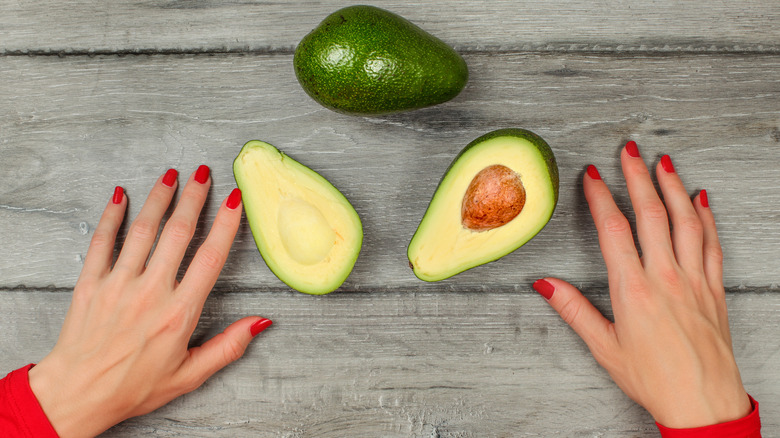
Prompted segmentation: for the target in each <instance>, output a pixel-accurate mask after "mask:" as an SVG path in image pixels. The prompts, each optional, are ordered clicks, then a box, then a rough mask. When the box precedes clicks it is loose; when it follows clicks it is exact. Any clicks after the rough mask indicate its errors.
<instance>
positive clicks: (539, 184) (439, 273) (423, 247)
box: [407, 129, 558, 281]
mask: <svg viewBox="0 0 780 438" xmlns="http://www.w3.org/2000/svg"><path fill="white" fill-rule="evenodd" d="M495 165H500V166H505V167H506V168H509V169H511V170H512V171H514V173H516V174H517V176H518V177H519V179H520V181H521V182H522V187H523V189H524V198H523V201H524V202H523V205H522V208H521V209H520V211H519V213H517V214H516V215H515V216H513V217H512V218H511V220H509V221H508V222H506V223H505V224H503V225H500V226H496V227H494V228H490V229H484V230H473V229H469V228H467V227H466V226H465V225H464V217H463V199H464V196H465V194H466V192H467V190H468V189H469V186H470V184H471V183H472V181H473V180H474V178H475V177H476V176H477V175H478V174H479V173H480V172H481V171H483V170H484V169H486V168H489V167H490V166H495ZM557 202H558V167H557V165H556V163H555V156H554V155H553V152H552V150H551V149H550V147H549V145H547V143H546V142H545V141H544V140H543V139H542V138H541V137H539V136H538V135H536V134H534V133H532V132H530V131H526V130H522V129H503V130H498V131H493V132H491V133H488V134H485V135H483V136H481V137H479V138H477V139H476V140H474V141H473V142H471V143H470V144H469V145H468V146H466V148H464V149H463V151H461V153H460V154H458V156H457V157H456V158H455V160H454V161H453V162H452V164H451V165H450V167H449V169H448V170H447V171H446V173H445V174H444V177H443V178H442V180H441V182H440V183H439V186H438V188H437V189H436V192H435V193H434V195H433V199H432V200H431V202H430V204H429V206H428V209H427V210H426V212H425V215H424V216H423V218H422V220H421V221H420V225H419V226H418V228H417V231H416V232H415V234H414V237H412V240H411V242H410V243H409V248H408V251H407V256H408V258H409V264H410V266H411V267H412V269H413V270H414V273H415V275H416V276H417V277H418V278H420V279H421V280H425V281H439V280H443V279H445V278H449V277H451V276H453V275H455V274H458V273H460V272H463V271H465V270H467V269H471V268H473V267H475V266H479V265H482V264H484V263H487V262H491V261H494V260H497V259H499V258H501V257H503V256H505V255H507V254H509V253H511V252H512V251H514V250H516V249H517V248H519V247H521V246H522V245H524V244H525V243H526V242H528V241H529V240H530V239H531V238H532V237H534V236H535V235H536V234H537V233H538V232H539V231H541V230H542V228H544V226H545V225H546V224H547V222H548V221H549V220H550V218H551V217H552V213H553V210H555V206H556V204H557ZM513 214H514V213H513Z"/></svg>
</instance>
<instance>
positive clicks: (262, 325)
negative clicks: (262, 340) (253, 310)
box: [249, 318, 273, 337]
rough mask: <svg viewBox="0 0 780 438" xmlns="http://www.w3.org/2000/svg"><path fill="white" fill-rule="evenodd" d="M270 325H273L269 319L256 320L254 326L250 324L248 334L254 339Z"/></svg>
mask: <svg viewBox="0 0 780 438" xmlns="http://www.w3.org/2000/svg"><path fill="white" fill-rule="evenodd" d="M271 324H273V321H271V320H270V319H265V318H261V319H259V320H257V321H256V322H255V323H254V324H252V326H251V327H249V332H250V333H252V337H255V336H257V335H258V334H259V333H260V332H262V331H263V330H265V329H267V328H268V327H270V326H271Z"/></svg>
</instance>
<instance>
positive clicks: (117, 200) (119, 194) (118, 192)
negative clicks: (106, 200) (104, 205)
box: [112, 186, 125, 204]
mask: <svg viewBox="0 0 780 438" xmlns="http://www.w3.org/2000/svg"><path fill="white" fill-rule="evenodd" d="M124 196H125V189H123V188H122V187H119V186H116V188H114V197H113V199H112V201H113V202H114V204H121V203H122V198H123V197H124Z"/></svg>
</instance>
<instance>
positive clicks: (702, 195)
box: [699, 189, 710, 208]
mask: <svg viewBox="0 0 780 438" xmlns="http://www.w3.org/2000/svg"><path fill="white" fill-rule="evenodd" d="M699 202H701V206H702V207H704V208H709V207H710V200H709V199H708V198H707V191H706V190H704V189H702V191H701V192H699Z"/></svg>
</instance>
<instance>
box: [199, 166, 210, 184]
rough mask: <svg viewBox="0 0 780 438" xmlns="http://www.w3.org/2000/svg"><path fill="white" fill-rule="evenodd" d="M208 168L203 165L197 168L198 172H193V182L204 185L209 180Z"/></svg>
mask: <svg viewBox="0 0 780 438" xmlns="http://www.w3.org/2000/svg"><path fill="white" fill-rule="evenodd" d="M209 172H211V171H210V170H209V166H206V165H205V164H203V165H201V166H200V167H198V170H196V171H195V181H197V182H199V183H201V184H206V181H208V180H209Z"/></svg>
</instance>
